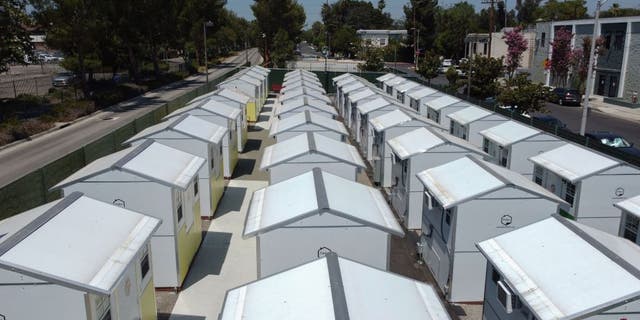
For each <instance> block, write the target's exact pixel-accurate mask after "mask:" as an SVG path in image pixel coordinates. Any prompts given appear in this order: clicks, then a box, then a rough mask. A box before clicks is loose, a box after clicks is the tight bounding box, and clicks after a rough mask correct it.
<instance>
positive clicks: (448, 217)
mask: <svg viewBox="0 0 640 320" xmlns="http://www.w3.org/2000/svg"><path fill="white" fill-rule="evenodd" d="M444 222H445V223H446V224H447V225H448V226H450V225H451V209H446V210H444Z"/></svg>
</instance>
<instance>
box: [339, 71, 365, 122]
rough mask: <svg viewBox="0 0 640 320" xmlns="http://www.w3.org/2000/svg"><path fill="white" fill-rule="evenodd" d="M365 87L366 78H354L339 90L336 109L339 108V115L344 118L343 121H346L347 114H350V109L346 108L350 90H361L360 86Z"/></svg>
mask: <svg viewBox="0 0 640 320" xmlns="http://www.w3.org/2000/svg"><path fill="white" fill-rule="evenodd" d="M365 87H367V85H366V80H364V79H356V80H354V81H352V82H349V83H347V84H346V85H344V86H343V87H342V89H341V90H340V94H339V96H340V99H339V100H338V109H339V110H340V115H341V116H342V117H343V118H344V120H345V121H348V118H349V116H350V115H351V113H350V110H348V109H347V102H348V100H347V99H348V97H349V94H350V93H351V92H354V91H357V90H361V89H362V88H365Z"/></svg>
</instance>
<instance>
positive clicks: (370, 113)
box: [351, 95, 402, 155]
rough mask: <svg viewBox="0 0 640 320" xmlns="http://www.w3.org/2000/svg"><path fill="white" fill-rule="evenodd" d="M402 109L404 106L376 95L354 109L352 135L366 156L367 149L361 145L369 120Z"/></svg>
mask: <svg viewBox="0 0 640 320" xmlns="http://www.w3.org/2000/svg"><path fill="white" fill-rule="evenodd" d="M401 108H402V106H401V105H400V104H398V103H397V102H395V101H391V99H389V98H388V97H385V96H384V95H376V96H375V98H374V99H369V100H367V101H364V102H362V103H359V104H358V106H357V107H356V108H354V109H353V117H352V121H351V133H352V134H353V138H354V140H356V142H357V143H359V144H360V149H361V150H363V151H365V155H366V149H365V148H363V147H362V144H361V143H362V137H363V136H365V135H366V133H367V132H368V130H369V119H373V118H375V117H377V116H380V115H383V114H385V113H387V112H391V111H393V110H398V109H401Z"/></svg>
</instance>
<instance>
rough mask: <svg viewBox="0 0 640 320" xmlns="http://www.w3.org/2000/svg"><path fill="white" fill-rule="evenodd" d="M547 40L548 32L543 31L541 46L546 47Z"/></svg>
mask: <svg viewBox="0 0 640 320" xmlns="http://www.w3.org/2000/svg"><path fill="white" fill-rule="evenodd" d="M546 42H547V33H546V32H543V33H542V35H541V36H540V46H541V47H543V48H544V46H545V44H546Z"/></svg>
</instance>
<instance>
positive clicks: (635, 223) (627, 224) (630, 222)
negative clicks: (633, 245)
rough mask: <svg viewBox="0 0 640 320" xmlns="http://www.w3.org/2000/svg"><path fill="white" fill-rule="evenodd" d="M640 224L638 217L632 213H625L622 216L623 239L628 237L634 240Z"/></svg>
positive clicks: (636, 237)
mask: <svg viewBox="0 0 640 320" xmlns="http://www.w3.org/2000/svg"><path fill="white" fill-rule="evenodd" d="M639 226H640V218H638V217H636V216H635V215H632V214H629V213H627V214H625V216H624V231H623V234H622V236H623V237H624V238H625V239H629V240H631V241H633V242H636V240H637V239H638V227H639Z"/></svg>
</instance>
